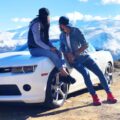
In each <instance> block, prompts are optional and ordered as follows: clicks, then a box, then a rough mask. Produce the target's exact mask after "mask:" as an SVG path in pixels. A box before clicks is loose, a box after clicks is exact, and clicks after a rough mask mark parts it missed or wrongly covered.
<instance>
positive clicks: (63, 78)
mask: <svg viewBox="0 0 120 120" xmlns="http://www.w3.org/2000/svg"><path fill="white" fill-rule="evenodd" d="M60 81H62V82H64V83H67V84H74V83H75V82H76V80H75V79H74V78H73V77H71V76H70V75H68V76H60Z"/></svg>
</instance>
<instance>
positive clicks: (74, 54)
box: [59, 16, 117, 105]
mask: <svg viewBox="0 0 120 120" xmlns="http://www.w3.org/2000/svg"><path fill="white" fill-rule="evenodd" d="M59 27H60V30H61V35H60V48H61V51H62V52H63V54H64V57H65V58H66V60H67V62H68V63H69V64H70V66H71V67H74V68H75V69H76V70H77V71H79V72H80V73H81V74H82V75H83V78H84V81H85V84H86V86H87V88H88V91H89V92H90V94H91V96H92V98H93V104H94V105H101V102H100V100H99V98H98V96H97V94H96V92H95V90H94V88H93V85H92V82H91V79H90V75H89V72H88V69H89V70H91V71H92V72H93V73H94V74H95V75H97V77H98V78H99V80H100V82H101V84H102V86H103V88H104V89H105V91H106V93H107V101H108V102H109V103H116V102H117V99H115V98H114V96H113V95H112V92H111V91H110V88H109V87H108V84H107V82H106V79H105V77H104V75H103V73H102V71H101V70H100V68H99V67H98V65H97V64H96V63H95V61H94V60H93V59H92V58H91V57H90V56H89V55H88V53H87V48H88V43H87V42H86V40H85V38H84V36H83V34H82V33H81V31H80V30H79V29H78V28H76V27H71V26H70V25H69V19H68V18H67V17H65V16H62V17H60V18H59Z"/></svg>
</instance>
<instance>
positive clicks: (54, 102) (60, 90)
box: [45, 69, 69, 108]
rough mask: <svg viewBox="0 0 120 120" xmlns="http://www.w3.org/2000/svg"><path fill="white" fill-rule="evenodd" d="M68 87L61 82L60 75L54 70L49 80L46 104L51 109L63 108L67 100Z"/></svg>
mask: <svg viewBox="0 0 120 120" xmlns="http://www.w3.org/2000/svg"><path fill="white" fill-rule="evenodd" d="M68 86H69V85H68V84H66V83H64V82H62V81H60V77H59V73H58V72H57V70H56V69H54V70H53V71H52V72H51V74H50V76H49V79H48V83H47V89H46V100H45V104H46V105H47V106H48V107H50V108H55V107H60V106H62V105H63V104H64V102H65V100H66V98H67V94H68Z"/></svg>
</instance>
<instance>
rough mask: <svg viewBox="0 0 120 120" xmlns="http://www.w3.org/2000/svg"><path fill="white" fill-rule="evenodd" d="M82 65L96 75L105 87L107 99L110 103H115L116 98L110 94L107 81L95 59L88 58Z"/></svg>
mask: <svg viewBox="0 0 120 120" xmlns="http://www.w3.org/2000/svg"><path fill="white" fill-rule="evenodd" d="M84 65H85V66H86V67H87V68H88V69H89V70H91V71H92V72H93V73H94V74H95V75H97V76H98V78H99V80H100V82H101V84H102V86H103V88H104V89H105V91H106V93H107V101H108V102H110V103H116V102H117V99H115V98H114V96H113V95H112V92H111V91H110V88H109V86H108V84H107V81H106V79H105V76H104V74H103V73H102V71H101V69H100V68H99V66H98V65H97V64H96V63H95V61H94V60H93V59H92V58H89V59H88V60H87V61H86V62H85V63H84Z"/></svg>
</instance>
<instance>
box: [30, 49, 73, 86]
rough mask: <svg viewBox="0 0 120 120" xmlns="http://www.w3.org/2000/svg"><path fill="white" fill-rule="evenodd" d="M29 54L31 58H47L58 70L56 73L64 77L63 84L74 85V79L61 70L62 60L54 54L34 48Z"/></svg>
mask: <svg viewBox="0 0 120 120" xmlns="http://www.w3.org/2000/svg"><path fill="white" fill-rule="evenodd" d="M30 53H31V54H32V56H35V57H40V56H45V57H48V58H49V59H50V60H51V61H52V62H53V64H54V65H55V67H56V68H57V69H58V71H59V72H60V75H61V76H63V77H65V80H64V82H66V83H69V84H73V83H75V79H74V78H72V77H71V76H70V75H69V74H68V72H67V71H66V70H65V69H64V68H63V66H62V59H61V58H59V57H58V55H57V54H56V53H54V52H52V51H50V50H46V49H42V48H34V49H32V50H30Z"/></svg>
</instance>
